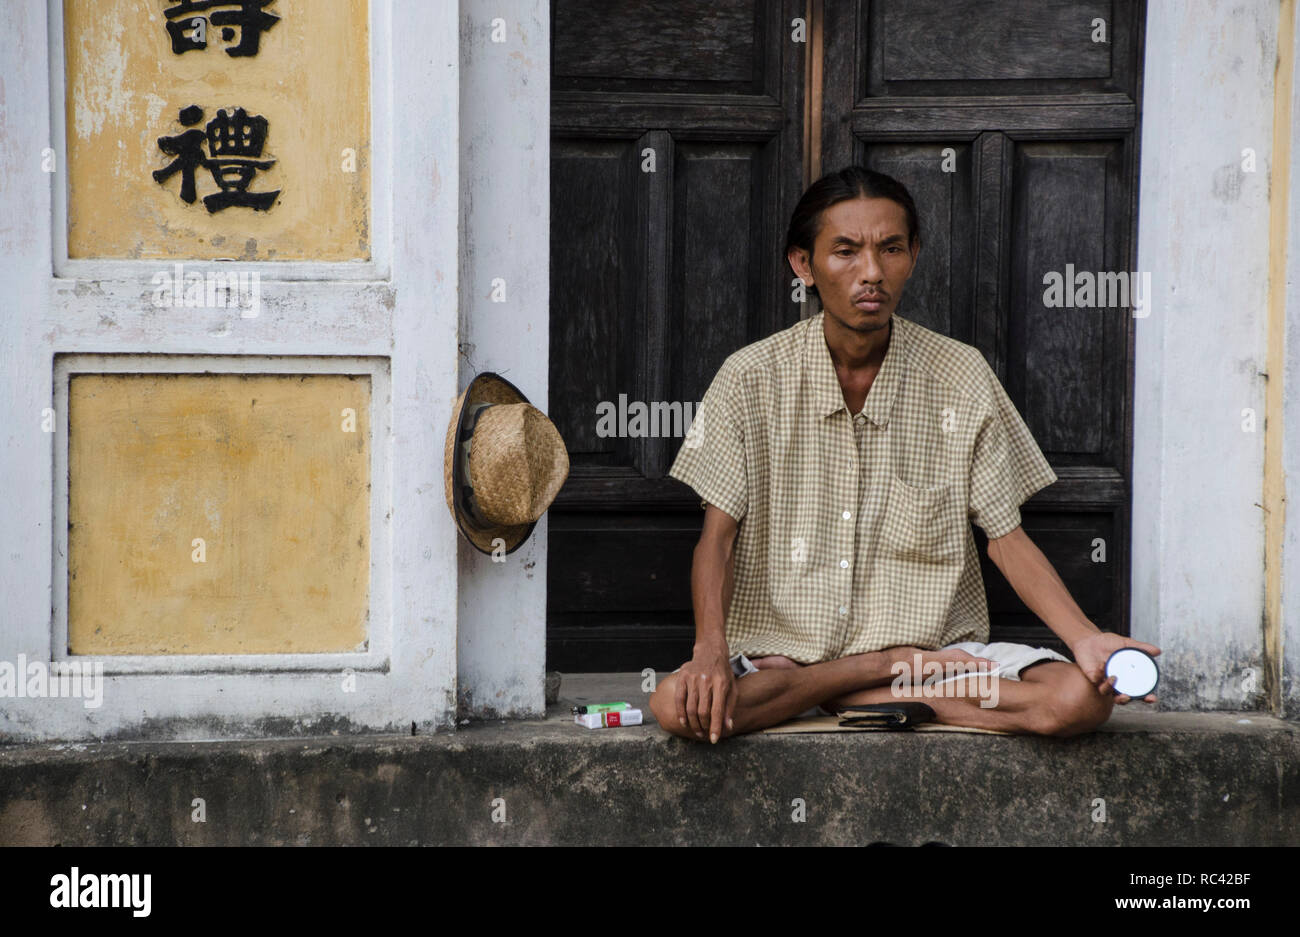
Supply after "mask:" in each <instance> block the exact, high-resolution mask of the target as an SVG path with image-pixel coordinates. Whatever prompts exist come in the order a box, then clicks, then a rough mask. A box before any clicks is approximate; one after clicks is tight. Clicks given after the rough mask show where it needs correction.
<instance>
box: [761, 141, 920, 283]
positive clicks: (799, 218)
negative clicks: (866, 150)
mask: <svg viewBox="0 0 1300 937" xmlns="http://www.w3.org/2000/svg"><path fill="white" fill-rule="evenodd" d="M854 198H887V199H890V200H892V201H895V202H897V203H898V204H899V205H902V206H903V211H904V212H906V213H907V244H908V247H911V246H912V245H914V244H915V243H916V242H917V241H919V240H920V239H921V222H920V220H919V219H918V218H917V216H916V203H915V202H913V201H912V195H911V193H910V192H908V191H907V186H905V185H903V183H901V182H899V181H898V180H897V179H895V178H894V177H893V176H887V175H885V174H884V173H883V172H876V171H875V170H874V169H867V168H866V167H865V166H846V167H844V168H843V169H841V170H839V171H838V172H832V173H827V174H826V175H824V176H822V177H821V178H820V179H818V180H817V181H816V182H814V183H813V184H812V185H810V186H809V187H808V191H806V192H804V194H803V197H802V198H800V199H799V204H798V205H796V206H795V208H794V214H793V215H792V216H791V218H790V228H789V231H788V232H787V233H786V237H785V253H786V255H787V256H788V255H789V253H790V248H792V247H798V248H800V249H802V250H806V251H807V252H808V262H809V263H810V264H811V263H812V253H813V242H814V241H815V240H816V238H817V232H818V231H819V230H820V228H821V223H822V213H823V212H824V211H826V209H828V208H830V207H831V206H832V205H835V204H838V203H839V202H846V201H848V200H849V199H854ZM808 292H810V293H812V294H813V295H814V296H817V298H818V299H821V296H820V295H819V294H818V293H817V287H816V286H810V287H808Z"/></svg>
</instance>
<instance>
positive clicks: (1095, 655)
mask: <svg viewBox="0 0 1300 937" xmlns="http://www.w3.org/2000/svg"><path fill="white" fill-rule="evenodd" d="M1122 647H1135V648H1137V649H1138V650H1139V651H1146V652H1147V653H1148V654H1150V655H1151V656H1152V657H1156V656H1158V655H1159V654H1160V648H1158V647H1156V646H1155V645H1154V644H1145V643H1143V642H1142V641H1135V640H1133V639H1132V638H1126V637H1124V636H1123V635H1122V634H1115V633H1114V632H1113V631H1100V632H1098V633H1097V634H1090V635H1088V636H1087V637H1084V638H1080V639H1079V640H1078V641H1076V642H1075V643H1074V644H1072V645H1070V650H1071V651H1073V652H1074V661H1075V663H1077V664H1078V665H1079V669H1080V670H1082V671H1083V673H1084V676H1086V677H1087V678H1088V680H1089V681H1090V682H1091V683H1092V685H1093V686H1095V687H1096V688H1097V692H1099V693H1101V694H1102V695H1103V696H1105V695H1106V694H1107V693H1114V692H1115V687H1114V686H1113V685H1112V684H1113V682H1114V680H1115V678H1114V677H1110V678H1109V679H1108V678H1107V677H1106V661H1107V660H1108V659H1109V658H1110V655H1112V654H1114V653H1115V652H1116V651H1118V650H1119V649H1120V648H1122ZM1130 699H1131V697H1128V696H1124V695H1123V694H1119V695H1117V696H1116V697H1115V702H1117V703H1120V704H1121V705H1122V704H1124V703H1127V702H1129V700H1130ZM1142 700H1143V702H1146V703H1154V702H1155V701H1156V695H1155V694H1154V693H1148V694H1147V695H1146V696H1144V697H1142Z"/></svg>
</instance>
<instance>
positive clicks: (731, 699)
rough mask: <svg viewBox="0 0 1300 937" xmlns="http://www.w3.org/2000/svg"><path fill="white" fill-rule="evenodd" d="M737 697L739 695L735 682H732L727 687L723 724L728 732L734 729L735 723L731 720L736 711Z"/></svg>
mask: <svg viewBox="0 0 1300 937" xmlns="http://www.w3.org/2000/svg"><path fill="white" fill-rule="evenodd" d="M739 695H740V694H739V693H737V692H736V681H735V680H732V681H731V683H730V684H729V685H728V687H727V716H726V719H725V722H726V725H727V731H728V732H730V731H731V730H732V729H734V728H735V727H736V721H735V719H733V718H732V714H733V713H734V712H735V711H736V698H737V697H738V696H739Z"/></svg>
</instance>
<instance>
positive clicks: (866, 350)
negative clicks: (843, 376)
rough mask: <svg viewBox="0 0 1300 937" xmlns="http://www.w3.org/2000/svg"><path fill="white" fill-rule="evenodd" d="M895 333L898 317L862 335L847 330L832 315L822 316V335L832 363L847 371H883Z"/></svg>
mask: <svg viewBox="0 0 1300 937" xmlns="http://www.w3.org/2000/svg"><path fill="white" fill-rule="evenodd" d="M893 332H894V317H893V315H892V314H891V315H890V317H889V321H888V322H887V323H886V324H885V325H884V326H883V327H882V328H878V329H872V330H871V331H869V332H859V331H856V330H854V329H850V328H847V327H846V326H844V325H842V324H841V323H840V322H838V321H837V320H836V319H834V318H832V317H831V316H830V315H823V316H822V334H824V335H825V336H826V347H827V348H828V349H829V350H830V353H831V361H832V362H833V363H834V365H835V367H836V368H837V369H844V370H846V371H863V370H879V368H880V366H881V364H883V363H884V360H885V352H887V351H888V350H889V339H890V336H892V335H893Z"/></svg>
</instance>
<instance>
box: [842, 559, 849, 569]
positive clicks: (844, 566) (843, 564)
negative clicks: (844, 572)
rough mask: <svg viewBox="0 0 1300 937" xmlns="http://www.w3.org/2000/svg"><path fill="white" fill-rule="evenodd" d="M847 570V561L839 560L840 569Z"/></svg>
mask: <svg viewBox="0 0 1300 937" xmlns="http://www.w3.org/2000/svg"><path fill="white" fill-rule="evenodd" d="M848 568H849V561H848V560H840V569H848Z"/></svg>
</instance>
